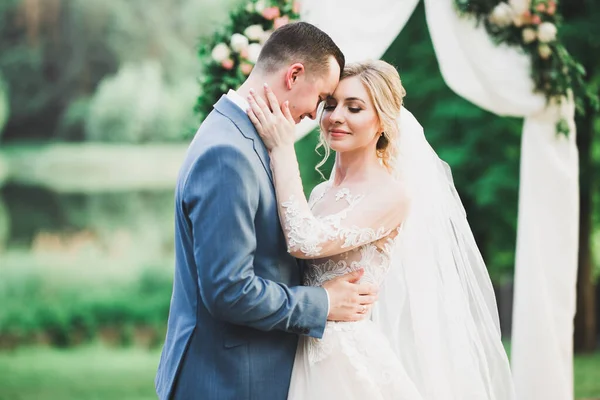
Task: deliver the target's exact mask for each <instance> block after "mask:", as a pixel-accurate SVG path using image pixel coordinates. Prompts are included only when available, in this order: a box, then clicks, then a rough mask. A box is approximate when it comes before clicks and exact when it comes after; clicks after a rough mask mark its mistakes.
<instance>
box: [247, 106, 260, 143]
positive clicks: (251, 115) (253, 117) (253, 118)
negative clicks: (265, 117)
mask: <svg viewBox="0 0 600 400" xmlns="http://www.w3.org/2000/svg"><path fill="white" fill-rule="evenodd" d="M246 114H248V117H249V118H250V121H252V123H253V124H254V127H255V128H256V131H257V132H258V134H259V135H260V136H262V125H261V124H260V121H259V120H258V118H256V114H254V111H253V110H252V109H251V108H249V109H248V110H246Z"/></svg>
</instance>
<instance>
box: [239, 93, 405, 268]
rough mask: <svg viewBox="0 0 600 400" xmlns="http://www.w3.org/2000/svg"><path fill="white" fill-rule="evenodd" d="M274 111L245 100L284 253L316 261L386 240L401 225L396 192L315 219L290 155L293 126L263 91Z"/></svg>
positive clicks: (367, 198) (253, 99)
mask: <svg viewBox="0 0 600 400" xmlns="http://www.w3.org/2000/svg"><path fill="white" fill-rule="evenodd" d="M267 96H268V99H269V102H270V104H271V107H272V109H273V111H272V112H271V111H270V110H269V108H268V107H267V105H266V103H264V101H263V100H262V99H261V98H260V97H250V98H249V99H248V100H249V102H250V105H251V107H252V112H249V114H248V115H249V116H250V119H251V120H252V122H253V123H254V125H255V126H256V128H257V131H258V133H259V134H260V135H261V137H262V138H263V141H264V143H265V145H266V146H267V148H268V149H269V150H270V156H271V169H272V171H273V179H274V183H275V193H276V196H277V206H278V212H279V218H280V221H281V225H282V227H283V230H284V233H285V238H286V242H287V245H288V251H289V252H290V253H291V254H292V255H293V256H295V257H297V258H320V257H327V256H332V255H335V254H340V253H344V252H346V251H348V250H351V249H353V248H356V247H358V246H361V245H363V244H365V243H370V242H373V241H376V240H378V239H381V238H382V237H385V236H387V235H388V234H389V233H390V231H391V230H392V229H394V228H396V227H397V226H399V225H400V223H401V222H402V219H403V216H404V214H405V208H406V207H405V205H406V204H405V202H403V201H402V200H401V199H402V195H401V193H400V191H399V190H397V188H385V190H382V188H375V190H376V191H377V192H379V193H369V194H367V195H366V196H365V197H364V198H363V199H362V200H361V201H360V203H358V205H357V207H356V208H352V207H350V208H349V209H348V210H346V211H343V212H340V213H337V214H332V215H328V216H325V217H315V216H314V215H313V214H312V212H311V210H310V208H309V206H308V203H307V201H306V197H305V196H304V193H303V190H302V180H301V177H300V169H299V167H298V160H297V157H296V152H295V150H294V141H295V124H294V120H293V118H292V117H291V115H290V111H289V107H288V106H287V102H286V103H285V104H284V105H283V107H282V109H280V108H279V104H278V103H277V99H276V98H275V96H274V94H273V93H272V92H271V91H270V90H268V89H267Z"/></svg>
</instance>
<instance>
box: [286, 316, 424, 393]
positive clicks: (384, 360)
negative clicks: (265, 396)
mask: <svg viewBox="0 0 600 400" xmlns="http://www.w3.org/2000/svg"><path fill="white" fill-rule="evenodd" d="M288 399H289V400H352V399H357V400H358V399H369V400H375V399H380V400H384V399H385V400H392V399H393V400H422V397H421V395H420V394H419V393H418V391H417V389H416V387H415V386H414V384H413V383H412V381H411V380H410V378H409V376H408V375H407V373H406V370H405V369H404V368H403V366H402V363H401V362H400V360H399V359H398V357H397V356H396V354H395V353H394V351H393V350H392V348H391V347H390V345H389V342H388V340H387V339H386V337H385V336H384V335H383V333H382V332H381V331H380V330H379V328H378V327H377V326H376V325H375V324H374V323H373V322H371V321H368V320H367V321H361V322H351V323H341V322H340V323H336V322H329V323H327V327H326V329H325V333H324V335H323V338H322V339H314V338H307V337H302V338H300V341H299V344H298V351H297V352H296V358H295V361H294V369H293V372H292V379H291V384H290V390H289V393H288Z"/></svg>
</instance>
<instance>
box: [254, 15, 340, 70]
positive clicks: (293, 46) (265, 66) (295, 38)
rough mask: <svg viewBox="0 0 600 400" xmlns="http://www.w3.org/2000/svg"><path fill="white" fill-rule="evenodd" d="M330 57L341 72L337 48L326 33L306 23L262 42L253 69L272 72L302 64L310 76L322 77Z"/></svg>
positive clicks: (291, 27) (297, 24) (275, 33)
mask: <svg viewBox="0 0 600 400" xmlns="http://www.w3.org/2000/svg"><path fill="white" fill-rule="evenodd" d="M330 57H333V58H335V60H336V61H337V63H338V64H339V66H340V71H343V70H344V64H345V62H346V60H345V58H344V54H343V53H342V51H341V50H340V48H339V47H338V46H337V45H336V44H335V43H334V42H333V40H332V39H331V38H330V37H329V35H327V34H326V33H325V32H323V31H322V30H320V29H319V28H317V27H316V26H314V25H311V24H309V23H307V22H293V23H290V24H287V25H284V26H282V27H281V28H279V29H277V30H275V31H274V32H273V33H272V34H271V36H270V37H269V39H268V40H267V41H266V42H265V44H264V46H263V48H262V51H261V53H260V56H259V57H258V61H257V63H256V66H257V67H258V68H259V69H262V70H263V71H265V72H275V71H277V70H278V69H279V68H281V67H283V66H285V65H286V64H292V63H296V62H298V63H301V64H303V65H304V68H306V70H307V71H308V72H309V73H311V74H316V75H320V74H325V73H327V71H328V70H329V68H328V63H329V60H330Z"/></svg>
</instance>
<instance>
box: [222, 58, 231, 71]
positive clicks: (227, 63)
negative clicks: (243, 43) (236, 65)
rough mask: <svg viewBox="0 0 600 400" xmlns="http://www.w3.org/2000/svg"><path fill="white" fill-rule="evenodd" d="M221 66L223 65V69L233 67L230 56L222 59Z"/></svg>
mask: <svg viewBox="0 0 600 400" xmlns="http://www.w3.org/2000/svg"><path fill="white" fill-rule="evenodd" d="M221 67H223V68H225V69H231V68H233V60H232V59H231V58H228V59H226V60H223V62H221Z"/></svg>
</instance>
